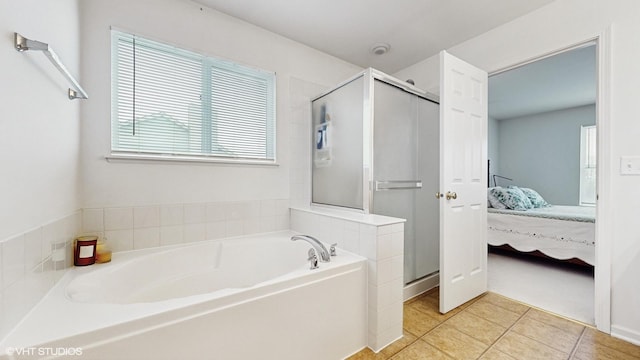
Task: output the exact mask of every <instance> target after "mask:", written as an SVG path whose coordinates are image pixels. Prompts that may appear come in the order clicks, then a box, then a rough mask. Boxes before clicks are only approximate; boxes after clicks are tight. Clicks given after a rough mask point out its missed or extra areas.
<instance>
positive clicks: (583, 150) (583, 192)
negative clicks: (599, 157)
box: [580, 125, 596, 206]
mask: <svg viewBox="0 0 640 360" xmlns="http://www.w3.org/2000/svg"><path fill="white" fill-rule="evenodd" d="M595 204H596V127H595V125H592V126H582V127H581V129H580V205H582V206H594V205H595Z"/></svg>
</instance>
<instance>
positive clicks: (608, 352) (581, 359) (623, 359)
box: [572, 341, 640, 360]
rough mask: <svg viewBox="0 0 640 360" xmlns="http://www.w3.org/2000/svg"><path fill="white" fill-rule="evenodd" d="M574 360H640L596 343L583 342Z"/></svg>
mask: <svg viewBox="0 0 640 360" xmlns="http://www.w3.org/2000/svg"><path fill="white" fill-rule="evenodd" d="M572 359H576V360H638V359H640V358H638V357H636V356H631V355H629V354H625V353H623V352H621V351H619V350H617V349H614V348H610V347H608V346H604V345H602V344H599V343H595V342H582V341H580V344H579V345H578V349H577V350H576V353H575V354H574V355H573V358H572Z"/></svg>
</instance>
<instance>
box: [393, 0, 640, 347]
mask: <svg viewBox="0 0 640 360" xmlns="http://www.w3.org/2000/svg"><path fill="white" fill-rule="evenodd" d="M638 14H640V2H638V1H636V0H615V1H611V0H589V1H584V0H556V1H554V2H553V3H551V4H549V5H547V6H545V7H543V8H540V9H538V10H537V11H534V12H532V13H530V14H528V15H525V16H523V17H521V18H518V19H516V20H514V21H512V22H510V23H508V24H505V25H503V26H500V27H498V28H495V29H493V30H491V31H488V32H486V33H485V34H482V35H480V36H478V37H475V38H473V39H470V40H468V41H465V42H463V43H461V44H459V45H456V46H454V47H452V48H451V49H448V51H449V52H450V53H451V54H453V55H455V56H458V57H460V58H461V59H463V60H465V61H468V62H470V63H472V64H475V65H476V66H478V67H480V68H482V69H484V70H487V71H488V72H492V71H496V70H499V69H502V68H505V67H507V66H510V65H513V64H516V63H519V62H522V61H525V60H528V59H532V58H535V57H537V56H539V55H541V54H545V53H549V52H552V51H555V50H557V49H560V48H563V47H566V46H569V45H572V44H576V43H579V42H582V41H584V40H586V39H588V38H592V37H595V36H597V35H598V34H600V33H601V32H602V31H604V30H605V29H606V28H607V27H609V26H610V25H611V29H612V39H611V72H612V74H611V76H612V77H611V117H610V118H609V119H602V121H608V122H609V124H610V131H611V141H610V143H609V144H606V145H605V146H609V149H610V158H609V163H610V164H612V165H611V168H610V169H607V170H609V171H610V172H611V178H610V184H611V187H610V191H611V193H610V199H608V200H610V202H611V203H612V205H613V206H612V212H613V214H611V218H612V224H611V227H610V228H611V234H610V236H609V237H607V238H605V239H599V241H611V243H612V251H613V253H612V274H611V275H612V277H611V283H612V289H611V306H612V312H611V321H612V332H614V333H615V334H617V335H618V336H625V337H627V338H631V339H634V341H636V342H638V343H640V312H639V311H638V304H640V287H638V285H637V284H638V280H637V274H640V235H639V234H640V233H639V232H638V231H637V229H636V228H635V227H634V226H635V224H636V223H637V218H638V204H639V203H640V186H639V185H640V178H639V177H636V176H621V175H620V171H619V164H620V156H624V155H640V148H639V147H638V141H637V139H638V137H639V136H640V122H639V121H637V117H638V115H637V113H638V110H637V103H638V94H640V83H639V82H638V81H637V80H636V79H639V78H640V66H638V63H640V42H639V41H638V35H637V34H638V33H640V22H638ZM396 76H399V77H401V78H409V77H410V78H413V79H414V80H415V81H416V85H417V86H419V87H422V88H425V89H429V90H432V91H433V90H435V89H436V88H437V83H438V78H439V73H438V60H437V58H435V57H432V58H429V59H427V60H425V61H423V62H421V63H418V64H415V65H413V66H411V67H409V68H407V69H404V70H402V71H400V72H398V73H397V74H396Z"/></svg>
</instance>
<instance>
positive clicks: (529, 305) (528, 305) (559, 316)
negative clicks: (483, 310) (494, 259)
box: [491, 292, 596, 330]
mask: <svg viewBox="0 0 640 360" xmlns="http://www.w3.org/2000/svg"><path fill="white" fill-rule="evenodd" d="M491 293H492V294H494V295H498V296H500V297H502V298H505V299H507V300H510V301H513V302H516V303H518V304H520V305H524V306H526V307H529V308H532V309H535V310H538V311H541V312H543V313H546V314H549V315H552V316H554V317H558V318H561V319H564V320H567V321H571V322H572V323H575V324H578V325H580V326H585V327H588V328H592V329H594V330H596V327H595V326H594V325H591V324H587V323H583V322H582V321H579V320H575V319H572V318H569V317H566V316H564V315H560V314H556V313H554V312H551V311H549V310H545V309H542V308H539V307H537V306H534V305H531V304H527V303H524V302H522V301H520V300H515V299H512V298H510V297H506V296H504V295H502V294H498V293H494V292H491ZM494 305H495V304H494ZM497 306H500V305H497ZM547 325H551V324H547ZM551 326H553V325H551ZM554 327H555V326H554ZM556 328H557V327H556ZM560 330H562V329H560Z"/></svg>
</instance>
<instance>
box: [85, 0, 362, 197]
mask: <svg viewBox="0 0 640 360" xmlns="http://www.w3.org/2000/svg"><path fill="white" fill-rule="evenodd" d="M80 9H81V17H80V19H81V27H82V30H83V37H82V48H83V56H82V63H83V69H82V71H83V72H82V75H83V79H84V83H85V84H86V89H87V91H89V93H90V94H91V95H92V98H91V99H90V100H89V101H88V102H86V103H85V106H83V108H82V115H83V129H82V167H83V173H84V175H83V185H84V189H83V193H82V198H83V207H85V208H97V207H116V206H131V205H151V204H167V203H190V202H210V201H245V200H261V199H286V198H289V180H290V179H289V169H290V166H291V163H290V155H289V148H290V144H289V131H290V126H291V125H290V121H289V117H290V116H291V106H290V101H291V99H290V97H289V96H288V95H289V94H290V91H289V84H290V78H292V77H296V78H298V79H303V80H305V81H309V82H312V83H317V84H321V85H325V86H329V85H333V84H334V83H337V82H339V81H342V80H344V79H346V78H347V77H349V76H351V75H353V74H355V73H356V72H357V71H359V70H360V68H358V67H356V66H354V65H351V64H348V63H346V62H344V61H342V60H338V59H336V58H334V57H331V56H328V55H326V54H323V53H321V52H318V51H316V50H313V49H311V48H308V47H306V46H303V45H300V44H299V43H296V42H293V41H291V40H288V39H285V38H283V37H280V36H278V35H275V34H273V33H270V32H268V31H265V30H263V29H260V28H258V27H256V26H254V25H250V24H247V23H245V22H242V21H240V20H238V19H235V18H232V17H229V16H227V15H224V14H222V13H219V12H216V11H214V10H211V9H207V8H203V9H201V8H200V6H197V5H196V4H195V3H192V2H185V1H176V0H162V1H150V0H140V1H127V0H116V1H100V0H94V1H82V2H81V4H80ZM110 26H113V27H116V28H118V29H121V30H125V31H130V32H133V33H136V34H138V35H141V36H147V37H150V38H152V39H157V40H161V41H164V42H168V43H171V44H175V45H178V46H180V47H184V48H186V49H191V50H195V51H198V52H201V53H204V54H207V55H211V56H216V57H221V58H225V59H230V60H233V61H236V62H239V63H242V64H248V65H250V66H254V67H258V68H262V69H265V70H269V71H275V72H276V76H277V80H276V81H277V88H276V92H277V157H278V163H279V165H280V166H238V165H212V164H198V165H193V164H166V163H152V164H149V163H121V162H120V163H108V162H107V161H105V159H104V157H105V155H108V154H109V150H110V145H109V144H110V106H111V98H110V37H109V36H110V33H109V29H110Z"/></svg>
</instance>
